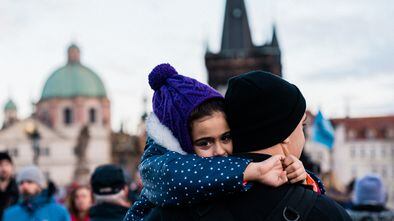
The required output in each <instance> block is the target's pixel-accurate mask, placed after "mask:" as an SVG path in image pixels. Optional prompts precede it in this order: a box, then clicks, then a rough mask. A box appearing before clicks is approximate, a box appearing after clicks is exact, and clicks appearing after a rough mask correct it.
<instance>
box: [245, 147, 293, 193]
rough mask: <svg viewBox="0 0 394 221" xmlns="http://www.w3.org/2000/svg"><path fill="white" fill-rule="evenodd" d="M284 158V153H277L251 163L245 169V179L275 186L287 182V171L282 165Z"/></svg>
mask: <svg viewBox="0 0 394 221" xmlns="http://www.w3.org/2000/svg"><path fill="white" fill-rule="evenodd" d="M284 158H285V157H284V156H282V155H275V156H272V157H270V158H268V159H267V160H264V161H262V162H258V163H250V164H249V165H248V166H247V167H246V169H245V173H244V180H245V181H256V182H260V183H263V184H266V185H268V186H273V187H277V186H280V185H282V184H284V183H286V182H287V176H286V171H284V170H283V167H282V161H283V160H284Z"/></svg>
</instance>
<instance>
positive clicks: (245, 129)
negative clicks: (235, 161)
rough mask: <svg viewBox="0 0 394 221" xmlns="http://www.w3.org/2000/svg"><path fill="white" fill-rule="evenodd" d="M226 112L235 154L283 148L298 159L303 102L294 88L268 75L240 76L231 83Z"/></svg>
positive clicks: (303, 113)
mask: <svg viewBox="0 0 394 221" xmlns="http://www.w3.org/2000/svg"><path fill="white" fill-rule="evenodd" d="M225 108H226V114H227V117H228V122H229V125H230V127H231V134H232V138H233V144H234V153H240V152H254V151H261V150H265V151H266V152H267V153H270V151H271V150H276V149H278V148H277V147H279V146H280V145H284V146H286V147H288V149H289V151H290V152H291V154H293V155H295V156H297V157H299V156H300V155H301V152H302V148H303V146H304V144H305V137H304V133H303V128H302V127H303V121H304V120H305V109H306V102H305V99H304V97H303V95H302V93H301V92H300V90H299V89H298V88H297V87H296V86H295V85H293V84H291V83H289V82H287V81H285V80H283V79H282V78H280V77H278V76H276V75H273V74H270V73H268V72H263V71H253V72H249V73H246V74H242V75H239V76H237V77H234V78H231V79H230V81H229V86H228V90H227V93H226V96H225ZM279 149H280V148H279ZM272 153H275V152H272ZM276 153H277V152H276Z"/></svg>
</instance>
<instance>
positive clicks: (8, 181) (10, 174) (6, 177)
mask: <svg viewBox="0 0 394 221" xmlns="http://www.w3.org/2000/svg"><path fill="white" fill-rule="evenodd" d="M18 196H19V194H18V185H17V184H16V181H15V178H14V165H13V163H12V159H11V157H10V155H9V154H8V153H7V152H0V217H2V216H3V211H4V210H5V209H6V208H7V207H9V206H12V205H14V204H15V203H16V202H17V201H18Z"/></svg>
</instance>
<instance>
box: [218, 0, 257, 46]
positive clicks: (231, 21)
mask: <svg viewBox="0 0 394 221" xmlns="http://www.w3.org/2000/svg"><path fill="white" fill-rule="evenodd" d="M252 46H253V42H252V37H251V34H250V28H249V22H248V16H247V13H246V8H245V2H244V1H243V0H227V1H226V9H225V14H224V22H223V34H222V45H221V52H224V53H226V52H228V51H244V50H247V49H250V48H252Z"/></svg>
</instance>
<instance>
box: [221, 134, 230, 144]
mask: <svg viewBox="0 0 394 221" xmlns="http://www.w3.org/2000/svg"><path fill="white" fill-rule="evenodd" d="M221 140H222V141H225V142H228V141H231V135H230V133H225V134H223V135H222V137H221Z"/></svg>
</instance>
